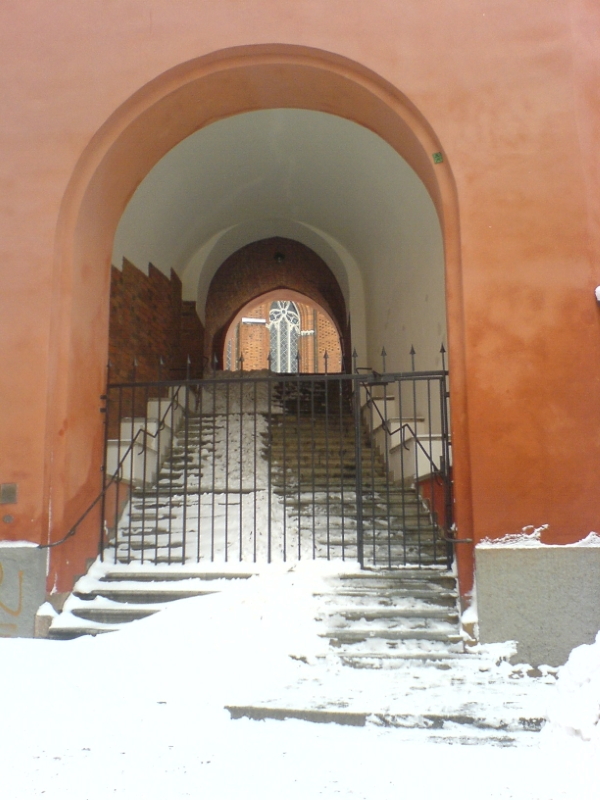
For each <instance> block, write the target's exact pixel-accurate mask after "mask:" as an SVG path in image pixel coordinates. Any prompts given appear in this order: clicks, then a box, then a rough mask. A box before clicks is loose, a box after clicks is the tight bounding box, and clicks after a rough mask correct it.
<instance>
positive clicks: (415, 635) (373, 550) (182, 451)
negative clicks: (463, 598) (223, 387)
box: [50, 382, 460, 665]
mask: <svg viewBox="0 0 600 800" xmlns="http://www.w3.org/2000/svg"><path fill="white" fill-rule="evenodd" d="M292 388H294V387H292ZM201 400H202V402H200V403H198V404H197V405H198V406H199V408H200V411H201V410H202V409H204V410H205V411H208V412H210V413H205V414H202V413H197V412H196V413H194V412H193V411H190V410H188V412H187V413H186V414H185V415H184V416H183V417H182V421H181V423H180V427H179V430H178V431H177V432H176V434H175V437H174V440H173V443H172V446H171V447H170V450H169V452H168V456H167V457H166V458H165V459H164V461H163V463H162V465H161V467H160V470H159V473H158V477H157V480H156V481H155V483H154V485H148V484H145V485H144V484H142V485H138V486H136V487H134V488H133V489H132V492H131V496H130V499H129V503H128V505H127V507H126V509H125V512H124V514H123V516H122V518H121V520H120V523H119V526H118V529H117V531H116V532H115V533H114V534H113V539H112V542H111V545H110V546H109V547H108V548H107V549H106V551H105V553H104V560H103V562H101V563H97V564H96V566H95V567H94V568H93V572H92V573H90V574H89V575H87V576H84V577H83V578H82V579H80V580H79V581H78V582H77V584H76V586H75V588H74V590H73V593H72V595H71V597H70V598H69V600H68V601H67V605H66V607H65V611H66V613H65V614H63V615H60V616H59V617H57V618H56V619H55V620H54V621H53V623H52V625H51V628H50V635H51V636H52V637H55V638H64V637H73V636H76V635H82V634H86V633H90V634H96V633H100V632H105V631H110V630H115V629H117V628H119V627H120V626H121V625H123V624H126V623H127V622H129V621H134V620H136V619H141V618H143V617H146V616H149V615H151V614H153V613H156V612H157V611H159V610H161V608H163V607H164V603H166V602H169V601H171V600H175V599H179V598H183V597H190V596H194V595H197V594H200V595H201V594H206V593H211V592H214V591H217V590H219V591H220V590H222V589H223V588H224V587H225V586H226V585H227V584H228V582H230V581H231V580H239V579H243V578H248V577H249V576H250V575H252V574H255V573H256V572H257V570H259V568H260V566H259V565H260V558H258V559H257V560H256V561H255V560H254V559H253V558H251V557H250V558H248V560H244V561H241V560H238V558H237V556H238V555H239V553H237V552H235V553H233V554H232V553H230V550H231V544H230V543H228V542H227V537H226V535H225V533H226V529H225V528H224V526H223V525H224V524H223V514H222V510H221V507H216V506H215V502H216V501H215V498H220V500H219V502H220V503H222V502H223V498H225V503H227V504H231V503H233V505H231V515H230V520H231V518H234V519H235V514H236V513H237V507H239V504H240V503H242V502H246V501H252V500H253V502H254V508H255V509H256V505H257V502H258V503H262V504H263V506H264V504H266V503H267V504H270V505H271V506H272V507H277V509H278V510H279V512H280V515H279V518H276V519H275V522H274V524H277V523H278V524H279V527H280V528H281V527H283V529H284V531H285V530H287V532H288V534H289V540H290V547H289V553H287V552H286V553H284V554H285V555H286V556H287V557H288V558H289V559H290V560H292V561H293V560H294V557H295V556H296V557H298V556H300V557H302V558H308V559H310V558H321V557H324V558H327V559H329V560H340V561H341V562H344V564H355V563H356V560H357V556H358V548H357V508H358V504H357V483H356V459H355V444H354V433H353V429H354V420H353V417H352V414H351V411H350V407H349V404H348V402H347V399H346V398H344V397H342V396H340V391H339V390H337V391H336V386H335V384H332V385H325V383H324V382H323V383H316V384H313V385H312V386H310V387H309V391H307V389H306V387H304V388H303V387H302V386H300V387H299V390H298V391H297V392H296V393H295V394H294V393H290V391H289V388H288V389H287V391H286V394H285V395H284V394H283V393H282V392H281V391H279V392H278V391H277V389H276V391H275V392H274V397H273V398H272V401H271V402H270V403H269V408H274V409H275V411H276V412H277V413H273V414H271V415H270V416H269V419H270V426H268V425H267V423H266V421H265V415H264V413H263V414H262V420H261V424H260V425H258V426H257V425H256V424H255V423H254V424H253V430H256V433H257V436H258V437H259V445H258V447H259V458H260V459H261V461H262V470H263V473H264V474H263V480H264V475H266V474H268V476H269V483H270V493H269V494H265V493H264V492H263V493H262V494H260V492H259V491H257V482H256V477H255V476H253V481H254V482H253V484H252V486H250V488H248V486H247V485H246V484H245V483H244V486H243V487H242V488H243V494H241V493H239V492H237V493H236V491H235V490H236V488H237V484H238V479H237V477H235V476H234V480H233V485H234V488H233V489H232V481H231V480H230V476H229V475H227V474H225V473H226V472H227V471H228V470H227V469H224V464H223V451H224V448H225V447H228V446H229V445H230V444H231V442H230V441H229V440H228V439H227V436H229V432H230V428H233V433H234V437H233V438H234V440H235V439H237V436H238V429H236V428H235V425H234V423H233V422H231V420H227V419H226V418H225V417H224V415H223V414H220V413H215V412H216V411H219V410H222V409H221V406H223V405H224V404H223V402H222V398H219V397H218V396H216V395H215V396H213V397H212V399H211V398H209V399H208V400H207V399H206V398H202V399H201ZM211 406H212V407H211ZM229 406H230V403H229V398H228V400H227V407H228V408H229ZM264 408H265V406H264V404H263V412H264ZM234 410H235V409H234ZM307 415H308V416H307ZM257 416H259V415H258V414H257ZM241 424H242V423H241V421H240V423H239V425H240V426H241ZM225 430H226V433H225V438H224V431H225ZM239 430H240V433H241V432H242V431H241V427H240V429H239ZM255 439H256V436H255V437H253V443H252V446H253V448H254V459H255V460H256V458H257V455H256V451H257V445H256V442H255ZM361 449H362V467H363V469H362V484H361V485H362V492H361V494H360V501H361V503H362V509H363V519H364V543H365V544H364V549H365V563H367V564H369V565H370V566H371V567H372V568H371V569H370V570H365V571H361V570H358V569H353V568H352V567H350V571H348V570H347V569H346V568H345V567H344V569H345V570H346V571H345V573H344V574H345V577H344V578H342V577H340V578H339V580H338V581H337V582H335V586H334V587H332V590H331V593H330V595H329V596H327V597H325V596H324V597H323V598H322V600H323V612H322V613H323V623H324V631H323V636H324V638H325V639H327V640H328V641H329V642H330V643H331V646H332V647H333V648H334V649H335V650H336V652H337V653H338V654H339V655H340V657H343V658H344V659H345V660H346V661H347V662H348V663H350V662H352V663H355V664H357V665H358V664H361V665H368V664H369V663H370V662H369V660H370V659H371V660H372V659H375V660H376V661H377V660H382V659H386V660H388V661H390V660H391V661H393V660H394V659H397V658H401V657H403V654H406V653H409V654H410V653H416V652H417V651H419V652H421V653H422V652H425V648H424V646H420V647H418V648H417V647H416V645H415V643H416V642H418V641H422V642H429V643H430V645H431V646H430V647H429V652H432V653H433V652H434V651H435V650H436V649H437V650H440V647H442V649H443V647H450V649H451V650H452V649H453V648H455V647H456V646H457V645H459V644H460V636H459V634H458V621H457V615H456V610H455V604H456V585H455V581H454V578H453V577H452V576H451V575H449V573H447V572H446V571H445V563H446V552H445V548H444V547H441V546H440V544H439V542H437V541H436V535H437V534H438V531H437V530H436V528H435V525H434V523H433V520H432V517H431V514H430V513H429V510H428V508H427V506H426V505H425V503H424V502H423V501H422V500H421V499H420V498H419V497H418V496H417V494H416V492H415V491H414V489H411V488H404V487H398V486H394V485H393V484H390V483H389V481H388V480H387V477H386V472H385V465H384V463H383V460H382V458H381V456H380V454H378V453H377V452H376V451H375V450H374V449H373V448H372V447H371V444H370V441H369V438H368V436H367V434H366V431H364V430H363V431H362V441H361ZM243 456H244V454H243V453H242V458H243ZM225 465H226V466H227V462H225ZM245 480H246V479H245V478H244V476H243V475H240V483H243V482H244V481H245ZM251 489H254V495H253V494H252V491H251ZM258 489H260V486H259V487H258ZM261 491H262V490H261ZM259 495H260V496H259ZM236 502H237V503H238V506H237V507H236V505H235V503H236ZM228 507H229V506H226V508H228ZM215 509H216V511H215ZM278 533H281V531H278ZM232 540H233V542H234V544H235V540H234V537H233V536H232ZM292 540H293V541H292ZM295 543H298V547H296V545H295ZM236 549H237V546H236ZM231 555H233V556H234V557H233V558H232V559H231V561H229V560H228V557H229V556H231ZM251 555H254V556H255V557H256V550H255V551H254V553H253V554H251ZM259 555H260V554H259ZM232 561H233V562H235V561H238V563H237V565H233V566H232ZM391 564H393V565H394V566H403V567H404V565H407V564H408V565H416V566H413V567H412V568H403V569H400V570H390V569H386V567H388V568H389V566H390V565H391ZM357 566H358V565H357ZM340 574H342V573H340ZM365 642H370V644H371V645H373V646H375V647H376V649H375V650H374V649H372V647H371V649H370V650H369V649H368V648H367V650H365V647H366V645H365ZM406 642H412V644H411V645H406ZM377 648H378V649H377Z"/></svg>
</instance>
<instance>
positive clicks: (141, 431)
mask: <svg viewBox="0 0 600 800" xmlns="http://www.w3.org/2000/svg"><path fill="white" fill-rule="evenodd" d="M109 385H110V384H109ZM178 385H179V386H181V383H180V382H179V384H178ZM178 395H179V391H177V392H176V393H175V394H174V395H173V397H172V398H171V402H170V403H169V405H168V406H167V408H166V409H165V413H164V414H163V416H162V418H161V419H160V420H159V423H158V425H157V427H156V432H155V433H152V431H150V430H148V428H147V427H144V428H138V430H137V432H136V434H135V436H134V437H133V439H132V440H131V442H130V443H129V446H128V447H127V449H126V450H125V452H124V453H123V456H122V457H121V459H120V461H119V463H118V464H117V467H116V469H115V471H114V473H113V474H112V475H111V476H110V479H109V480H108V482H107V483H106V484H105V485H104V486H103V487H102V491H101V492H100V494H98V495H97V496H96V497H95V498H94V500H93V501H92V502H91V503H90V505H89V506H88V507H87V508H86V510H85V511H84V512H83V514H81V516H80V517H79V519H78V520H77V522H75V524H74V525H72V526H71V527H70V528H69V530H68V532H67V533H66V534H65V535H64V536H63V537H62V539H58V540H57V541H56V542H47V543H46V544H38V546H37V547H38V549H39V550H48V549H49V548H51V547H57V546H58V545H59V544H64V543H65V542H66V541H67V540H68V539H71V538H72V537H73V536H75V534H76V533H77V530H78V528H79V526H80V525H81V523H82V522H83V521H84V520H85V519H86V517H87V516H88V514H91V512H92V511H93V510H94V508H95V507H96V506H97V505H98V503H99V502H100V501H101V500H102V498H103V497H106V493H107V492H108V490H109V489H110V487H111V486H112V485H113V484H114V483H115V482H117V478H118V476H119V473H120V472H121V468H122V466H123V464H124V463H125V461H126V459H127V456H128V455H129V454H130V453H131V452H132V450H133V448H134V447H135V444H136V441H137V439H138V437H139V436H140V434H144V436H151V437H152V438H153V439H156V438H157V437H158V434H159V432H160V431H162V430H164V429H165V427H166V426H165V420H166V418H167V414H168V413H169V412H170V411H171V409H172V408H173V406H174V403H175V401H176V400H177V399H178Z"/></svg>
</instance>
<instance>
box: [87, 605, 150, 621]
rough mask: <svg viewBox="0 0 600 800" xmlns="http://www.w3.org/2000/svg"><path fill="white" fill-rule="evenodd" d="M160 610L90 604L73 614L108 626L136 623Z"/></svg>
mask: <svg viewBox="0 0 600 800" xmlns="http://www.w3.org/2000/svg"><path fill="white" fill-rule="evenodd" d="M160 610H161V609H160V608H153V609H149V608H133V607H131V606H130V605H129V604H126V605H123V606H115V607H111V606H95V605H93V604H90V605H89V606H88V607H85V606H81V607H79V608H74V609H73V610H72V611H71V613H72V614H73V615H74V616H76V617H79V618H80V619H84V620H87V621H89V622H104V623H106V624H111V623H116V624H121V623H123V622H134V621H135V620H137V619H144V618H145V617H150V616H152V614H156V613H157V612H158V611H160Z"/></svg>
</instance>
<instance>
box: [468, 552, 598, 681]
mask: <svg viewBox="0 0 600 800" xmlns="http://www.w3.org/2000/svg"><path fill="white" fill-rule="evenodd" d="M475 560H476V581H477V610H478V616H479V641H480V642H481V643H482V644H489V643H491V642H505V641H509V640H512V641H516V642H517V646H518V649H517V655H516V658H514V659H513V660H514V661H518V662H523V663H527V664H532V665H533V666H539V665H540V664H549V665H550V666H554V667H556V666H560V665H561V664H564V663H565V661H566V660H567V658H568V656H569V653H570V652H571V650H572V649H573V648H574V647H577V646H578V645H581V644H591V643H592V642H593V641H594V639H595V638H596V634H597V633H598V631H599V630H600V546H599V545H597V544H596V545H589V546H588V545H585V546H579V545H561V546H558V545H538V546H533V547H523V546H521V547H519V546H511V545H504V544H502V545H491V544H480V545H477V547H476V549H475Z"/></svg>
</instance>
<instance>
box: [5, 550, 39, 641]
mask: <svg viewBox="0 0 600 800" xmlns="http://www.w3.org/2000/svg"><path fill="white" fill-rule="evenodd" d="M45 597H46V551H45V550H40V549H39V548H38V547H36V546H35V545H32V544H30V543H29V542H0V636H4V637H6V636H33V635H34V628H35V615H36V612H37V610H38V608H39V607H40V605H41V604H42V603H43V602H44V600H45Z"/></svg>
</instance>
